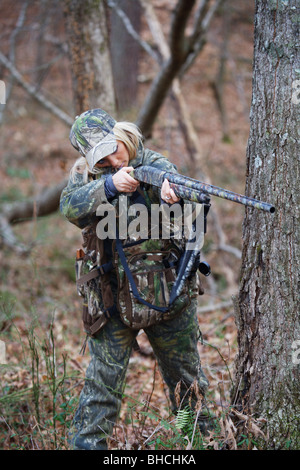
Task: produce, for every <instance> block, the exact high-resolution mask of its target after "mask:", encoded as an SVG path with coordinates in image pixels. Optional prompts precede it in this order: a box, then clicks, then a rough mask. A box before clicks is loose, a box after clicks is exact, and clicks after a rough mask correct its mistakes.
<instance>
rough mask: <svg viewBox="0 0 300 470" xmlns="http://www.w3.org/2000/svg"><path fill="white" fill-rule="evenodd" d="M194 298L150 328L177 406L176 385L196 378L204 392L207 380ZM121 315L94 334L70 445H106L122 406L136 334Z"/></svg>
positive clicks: (97, 447) (90, 447) (184, 386)
mask: <svg viewBox="0 0 300 470" xmlns="http://www.w3.org/2000/svg"><path fill="white" fill-rule="evenodd" d="M196 305H197V303H196V300H193V301H192V304H191V306H190V307H189V308H188V309H187V310H186V311H185V312H183V313H182V314H180V315H179V316H178V317H176V318H174V319H172V320H168V321H165V322H162V323H159V324H157V325H153V326H151V327H148V328H146V329H145V330H144V331H145V333H146V334H147V336H148V339H149V342H150V344H151V346H152V348H153V351H154V353H155V356H156V358H157V361H158V365H159V368H160V371H161V373H162V376H163V378H164V381H165V383H166V384H167V386H168V388H169V392H170V399H171V402H172V406H173V408H174V410H175V409H176V403H175V388H176V385H177V384H178V382H179V381H181V392H180V393H181V396H182V397H184V396H185V395H186V392H187V390H188V389H189V387H190V386H191V384H192V383H193V382H194V381H195V380H196V381H197V382H198V385H199V389H200V391H201V393H202V394H203V395H204V394H205V391H206V389H207V386H208V381H207V379H206V377H205V375H204V373H203V372H202V370H201V365H200V358H199V354H198V350H197V342H198V339H199V333H200V332H199V327H198V321H197V318H196ZM137 333H138V332H137V331H136V330H132V329H130V328H128V327H127V326H126V325H124V324H123V323H122V321H121V320H120V318H119V317H118V316H114V317H112V318H111V319H110V320H109V322H108V323H107V324H106V325H105V327H104V328H103V329H102V330H101V331H100V332H99V334H98V335H97V337H96V338H95V339H90V341H89V347H90V353H91V362H90V364H89V366H88V368H87V372H86V380H85V385H84V388H83V390H82V392H81V395H80V400H79V406H78V409H77V412H76V414H75V417H74V428H73V430H72V432H71V448H72V449H86V450H105V449H106V448H107V445H106V438H107V437H108V436H110V435H111V433H112V430H113V426H114V423H115V422H116V420H117V418H118V414H119V412H120V407H121V401H122V393H123V390H124V386H125V375H126V369H127V365H128V361H129V358H130V354H131V350H132V347H133V344H134V341H135V338H136V335H137Z"/></svg>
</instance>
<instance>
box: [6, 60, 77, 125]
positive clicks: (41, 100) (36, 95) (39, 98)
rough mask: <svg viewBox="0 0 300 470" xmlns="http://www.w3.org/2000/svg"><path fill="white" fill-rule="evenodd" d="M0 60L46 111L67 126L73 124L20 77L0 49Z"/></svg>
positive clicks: (64, 114)
mask: <svg viewBox="0 0 300 470" xmlns="http://www.w3.org/2000/svg"><path fill="white" fill-rule="evenodd" d="M0 62H1V63H2V64H3V65H4V66H5V67H6V68H7V69H8V70H9V71H10V73H11V75H12V76H13V78H14V79H15V80H16V81H17V82H18V83H19V84H20V85H21V86H22V87H23V88H24V89H25V90H26V91H27V93H29V95H30V96H32V97H33V98H34V99H35V100H37V101H38V102H39V103H40V104H41V105H42V106H44V107H45V108H46V109H48V111H50V112H51V113H52V114H54V115H55V116H56V117H58V118H59V119H60V120H61V121H63V122H64V123H65V124H67V126H71V125H72V124H73V119H72V118H71V117H70V116H69V115H68V114H66V113H65V112H64V111H62V110H61V109H60V108H58V107H57V106H56V105H55V104H53V103H51V101H49V100H48V99H47V98H46V97H45V96H44V95H43V94H42V93H40V92H38V91H36V88H35V87H34V86H32V85H30V84H29V83H27V82H26V81H25V79H24V78H23V77H22V75H21V74H20V72H19V71H18V70H17V69H16V67H15V66H14V65H13V64H12V63H11V62H10V60H8V59H7V57H6V56H5V55H4V54H2V52H1V51H0Z"/></svg>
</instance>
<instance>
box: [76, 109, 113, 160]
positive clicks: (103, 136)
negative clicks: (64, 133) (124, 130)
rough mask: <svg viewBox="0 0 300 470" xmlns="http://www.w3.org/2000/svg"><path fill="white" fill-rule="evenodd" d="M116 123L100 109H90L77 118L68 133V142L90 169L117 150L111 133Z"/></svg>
mask: <svg viewBox="0 0 300 470" xmlns="http://www.w3.org/2000/svg"><path fill="white" fill-rule="evenodd" d="M115 124H116V121H115V120H114V119H113V118H112V117H111V116H110V115H109V114H107V113H106V112H105V111H103V110H102V109H91V110H89V111H85V112H84V113H82V114H81V115H80V116H77V117H76V119H75V121H74V124H73V125H72V128H71V132H70V141H71V144H72V145H73V147H74V148H75V149H76V150H78V151H79V152H80V153H81V154H82V155H83V156H84V157H85V158H86V160H87V162H88V165H89V167H90V168H91V169H92V168H93V167H94V166H95V165H96V163H97V162H99V161H100V160H101V159H102V158H104V157H106V156H107V155H110V154H111V153H113V152H115V151H116V150H117V141H116V137H115V136H114V133H113V128H114V126H115Z"/></svg>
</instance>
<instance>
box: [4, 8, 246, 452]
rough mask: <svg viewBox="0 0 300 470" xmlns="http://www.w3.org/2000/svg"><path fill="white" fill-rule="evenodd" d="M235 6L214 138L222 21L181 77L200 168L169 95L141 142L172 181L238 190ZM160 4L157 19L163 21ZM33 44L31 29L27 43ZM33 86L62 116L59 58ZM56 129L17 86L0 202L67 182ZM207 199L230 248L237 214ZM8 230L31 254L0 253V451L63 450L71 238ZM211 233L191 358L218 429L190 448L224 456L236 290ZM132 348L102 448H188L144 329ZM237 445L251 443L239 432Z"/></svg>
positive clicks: (241, 20) (53, 227)
mask: <svg viewBox="0 0 300 470" xmlns="http://www.w3.org/2000/svg"><path fill="white" fill-rule="evenodd" d="M156 3H157V2H156ZM160 3H161V4H163V5H165V4H168V2H160ZM241 4H243V8H238V7H237V8H236V9H235V10H234V11H233V12H232V16H231V20H230V30H229V31H228V33H229V34H228V44H227V49H226V62H225V74H224V83H223V86H224V92H223V98H224V106H225V108H224V109H225V114H224V119H225V122H226V129H225V131H224V127H222V120H221V114H220V110H219V108H218V105H217V101H216V99H215V94H214V86H213V84H214V83H215V81H216V77H217V75H218V73H219V66H220V57H221V54H222V51H223V52H224V50H223V41H224V22H223V18H222V17H220V16H218V17H217V18H216V19H215V21H214V22H213V24H212V27H211V29H210V32H209V34H208V38H207V39H208V40H207V44H206V45H205V47H204V50H203V52H201V54H200V56H199V57H198V59H197V61H196V63H195V64H194V66H193V67H192V68H191V69H190V71H189V72H188V73H187V75H186V76H185V77H184V79H183V81H182V92H183V96H184V98H185V100H186V103H187V106H188V109H189V112H190V115H191V118H192V121H193V123H194V126H195V128H196V131H197V134H198V138H199V142H200V148H201V155H200V161H199V162H196V163H191V162H190V161H189V159H188V156H187V151H186V148H185V144H184V140H183V137H182V135H181V131H180V129H179V127H178V122H177V116H176V111H175V109H174V107H173V105H172V101H171V99H170V98H168V99H167V101H166V103H165V105H164V107H163V109H162V111H161V113H160V115H159V118H158V120H157V122H156V124H155V128H154V132H153V136H152V137H151V139H149V140H148V141H147V142H146V146H148V147H150V148H153V149H155V150H157V151H159V152H161V153H163V154H164V155H166V156H168V157H169V158H170V160H171V161H173V162H174V163H176V164H177V166H178V169H179V171H180V172H182V173H189V174H190V175H191V176H193V175H195V174H196V173H197V171H198V170H200V171H203V172H204V173H205V174H206V175H207V177H209V178H210V180H211V181H212V183H213V184H215V185H218V186H221V187H225V188H228V189H231V190H234V191H236V192H240V193H244V188H245V173H246V147H247V138H248V133H249V110H250V101H251V80H252V64H251V61H252V53H253V24H252V15H253V11H252V10H251V11H250V9H249V7H248V5H247V2H241ZM163 5H162V6H161V10H162V11H161V14H162V15H163V14H166V15H167V14H168V11H164V10H163V8H164V7H163ZM4 6H5V2H4ZM28 21H29V20H28ZM15 23H16V13H15V14H14V15H13V13H11V14H10V16H9V15H8V16H7V17H6V23H5V25H6V28H7V31H11V28H12V25H14V24H15ZM60 34H62V33H61V32H60ZM34 37H35V36H34V34H33V33H31V36H30V41H33V40H34ZM30 41H23V42H22V46H20V47H19V48H18V55H17V61H18V60H19V61H20V62H19V63H20V68H21V67H22V57H23V56H25V57H26V54H28V56H30V54H29V52H28V47H30ZM17 63H18V62H17ZM23 66H24V64H23ZM26 67H27V68H29V67H30V63H29V64H27V66H26ZM26 67H25V69H26ZM25 69H24V70H25ZM151 73H152V67H151V64H149V60H148V59H147V58H146V57H144V58H143V59H142V61H141V74H143V75H145V74H151ZM43 87H44V88H45V89H46V92H47V96H48V98H49V99H51V100H53V101H55V102H56V103H60V105H61V106H63V108H64V109H69V110H70V109H72V106H71V103H72V93H71V78H70V70H69V68H68V62H67V60H66V59H65V60H64V61H62V62H58V63H56V64H55V65H54V66H53V67H52V69H51V75H50V78H49V77H48V78H47V79H46V80H45V82H44V84H43ZM147 87H148V84H147V83H141V85H140V100H141V102H142V99H143V97H144V96H145V93H146V90H147ZM69 113H70V114H72V112H69ZM68 132H69V130H68V128H67V127H66V126H65V125H63V124H62V123H61V122H59V120H58V119H57V118H55V117H54V116H53V115H51V114H50V113H49V112H48V111H46V110H45V109H43V108H42V107H41V106H40V105H39V104H37V103H35V102H33V101H32V100H31V99H30V98H29V97H28V95H26V93H25V92H24V91H23V90H22V89H21V88H20V87H18V86H15V87H14V89H13V93H12V96H11V98H10V99H9V101H8V102H7V104H6V107H5V112H4V120H3V122H2V124H1V135H0V158H1V168H0V178H1V194H0V202H1V204H8V203H11V202H15V201H22V200H25V199H27V198H29V197H35V196H36V195H37V194H39V193H40V191H41V190H42V189H43V188H44V187H47V186H51V185H52V184H53V183H57V182H58V181H60V180H62V179H63V178H66V177H67V173H68V170H69V169H70V167H71V165H72V162H73V161H74V158H75V157H76V155H75V153H74V151H73V150H72V148H71V146H70V144H69V140H68ZM212 203H213V207H214V208H215V209H216V210H217V211H218V215H219V221H220V224H221V226H222V229H223V230H224V233H225V235H226V238H227V241H226V243H227V244H228V245H230V246H232V247H234V248H235V249H236V250H241V248H242V222H243V216H244V208H243V207H242V206H239V205H236V204H233V203H230V202H226V201H223V200H219V199H217V198H215V199H214V200H213V201H212ZM13 230H14V233H15V235H16V237H17V239H18V240H20V241H21V242H22V243H24V244H25V245H26V246H30V247H31V250H30V254H28V255H19V254H17V253H16V252H14V251H13V250H11V249H9V248H8V247H6V246H1V251H0V263H1V275H0V279H1V287H0V310H1V317H0V340H1V342H2V343H0V345H1V344H2V346H4V347H5V354H2V356H1V362H2V364H1V365H0V374H1V396H0V448H1V449H4V450H9V449H34V450H37V449H67V448H68V445H67V441H66V436H67V432H68V428H69V425H70V422H71V420H72V417H73V414H74V411H75V409H76V406H77V403H78V397H79V393H80V390H81V388H82V386H83V382H84V373H85V370H86V367H87V365H88V363H89V353H88V351H86V352H85V354H84V355H82V354H81V352H80V351H81V348H82V345H83V343H84V339H85V335H84V332H83V330H82V325H81V317H80V312H81V300H80V298H79V297H78V296H77V293H76V289H75V285H74V280H75V277H74V276H75V273H74V255H75V252H76V249H77V248H78V247H80V245H81V234H80V231H79V230H78V229H77V228H76V227H74V226H72V225H71V224H69V223H68V222H67V221H66V220H65V219H64V218H63V217H62V215H61V214H60V213H58V212H56V213H54V214H51V215H49V216H46V217H43V218H40V219H39V218H36V217H34V218H33V219H32V220H30V221H24V222H23V223H19V224H16V225H14V227H13ZM215 232H216V228H215V224H214V222H213V220H210V218H209V219H208V233H207V235H206V239H205V246H204V250H203V252H204V255H205V259H206V260H207V261H208V262H209V263H210V265H211V268H212V275H211V276H210V278H207V279H206V278H205V279H203V283H204V286H205V294H204V295H203V296H201V297H199V303H198V304H199V311H198V319H199V325H200V329H201V332H202V336H203V341H202V342H199V352H200V355H201V361H202V367H203V370H204V372H205V374H206V375H207V378H208V379H209V382H210V387H209V391H208V394H207V397H206V405H205V407H207V408H208V409H209V410H210V411H212V412H213V413H214V414H215V415H216V416H217V418H218V427H217V432H216V433H215V434H212V435H210V437H207V438H203V440H202V441H201V446H202V447H201V448H205V449H213V448H228V449H231V448H236V447H237V446H238V444H239V443H241V440H240V441H239V442H238V441H237V439H236V437H235V432H236V427H235V425H234V424H233V421H232V419H231V417H230V413H229V411H230V405H231V402H232V397H231V392H232V385H233V382H234V358H235V355H236V352H237V332H236V326H235V322H234V307H233V302H232V296H234V295H237V293H238V277H239V269H240V259H239V258H238V257H236V256H235V255H234V254H232V253H229V252H224V251H221V250H219V249H218V246H217V239H216V233H215ZM138 343H139V345H140V349H141V351H134V352H133V353H132V357H131V359H130V363H129V367H128V373H127V382H126V389H125V391H124V398H123V404H122V410H121V415H120V420H119V422H118V425H117V426H116V427H115V432H114V436H113V439H111V441H110V448H117V449H127V450H129V449H155V448H157V449H172V448H174V449H182V448H188V445H189V444H188V440H187V439H186V440H184V439H183V438H182V437H179V435H178V432H177V428H176V426H175V424H174V417H172V414H171V411H170V403H169V399H168V394H167V391H166V388H165V385H164V383H163V381H162V378H161V375H160V373H159V370H158V368H157V363H156V360H155V357H154V355H153V352H152V349H151V346H150V344H149V343H148V340H147V337H146V335H145V333H144V332H141V334H140V335H139V336H138ZM252 437H253V436H252ZM240 439H241V438H240ZM242 440H243V442H244V443H245V442H246V443H247V446H248V447H249V448H251V447H253V443H252V441H251V436H250V437H249V436H244V437H243V439H242Z"/></svg>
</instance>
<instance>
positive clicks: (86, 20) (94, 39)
mask: <svg viewBox="0 0 300 470" xmlns="http://www.w3.org/2000/svg"><path fill="white" fill-rule="evenodd" d="M64 6H65V18H66V32H67V41H68V46H69V54H70V59H71V66H72V78H73V90H74V103H75V112H76V114H81V113H82V112H84V111H87V110H88V109H92V108H102V109H105V111H107V112H108V113H110V114H112V115H114V114H115V94H114V87H113V76H112V70H111V60H110V53H109V41H108V30H107V22H106V13H105V6H104V2H103V0H97V1H94V0H87V1H82V0H65V2H64Z"/></svg>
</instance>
